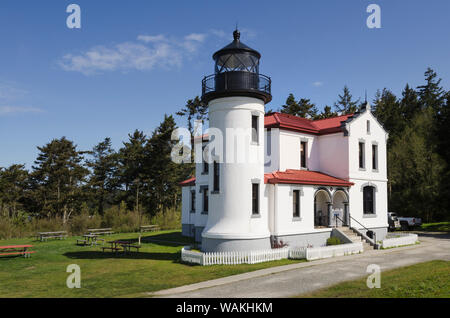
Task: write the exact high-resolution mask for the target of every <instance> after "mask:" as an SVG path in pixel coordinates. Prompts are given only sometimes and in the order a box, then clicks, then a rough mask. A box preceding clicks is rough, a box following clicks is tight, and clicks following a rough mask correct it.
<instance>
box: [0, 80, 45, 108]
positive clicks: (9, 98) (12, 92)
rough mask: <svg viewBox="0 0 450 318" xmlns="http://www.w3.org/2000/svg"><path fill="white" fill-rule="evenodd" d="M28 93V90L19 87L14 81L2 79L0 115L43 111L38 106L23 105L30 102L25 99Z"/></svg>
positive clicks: (0, 83) (0, 86)
mask: <svg viewBox="0 0 450 318" xmlns="http://www.w3.org/2000/svg"><path fill="white" fill-rule="evenodd" d="M27 94H28V92H27V91H26V90H24V89H22V88H19V87H17V84H15V83H13V82H7V81H0V116H6V115H13V114H24V113H41V112H43V110H42V109H40V108H37V107H33V106H21V105H23V104H28V102H26V100H25V99H24V97H26V95H27Z"/></svg>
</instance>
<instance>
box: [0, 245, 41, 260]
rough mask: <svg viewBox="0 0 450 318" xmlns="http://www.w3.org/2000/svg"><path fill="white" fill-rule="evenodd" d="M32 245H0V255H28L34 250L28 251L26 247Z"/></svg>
mask: <svg viewBox="0 0 450 318" xmlns="http://www.w3.org/2000/svg"><path fill="white" fill-rule="evenodd" d="M31 247H33V245H8V246H0V255H1V256H4V255H23V256H24V257H30V256H31V254H32V253H35V251H29V250H28V249H29V248H31Z"/></svg>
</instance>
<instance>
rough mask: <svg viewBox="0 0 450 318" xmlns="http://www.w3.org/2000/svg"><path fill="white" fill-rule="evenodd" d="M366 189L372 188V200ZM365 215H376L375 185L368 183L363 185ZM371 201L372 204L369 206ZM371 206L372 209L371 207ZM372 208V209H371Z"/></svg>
mask: <svg viewBox="0 0 450 318" xmlns="http://www.w3.org/2000/svg"><path fill="white" fill-rule="evenodd" d="M366 189H371V191H372V192H371V200H367V195H366ZM362 192H363V215H376V213H375V212H376V211H375V192H376V191H375V187H374V186H371V185H367V186H364V187H363V191H362ZM369 202H371V205H370V206H368V203H369ZM369 207H370V209H369ZM369 210H371V211H369Z"/></svg>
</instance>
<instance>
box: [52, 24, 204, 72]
mask: <svg viewBox="0 0 450 318" xmlns="http://www.w3.org/2000/svg"><path fill="white" fill-rule="evenodd" d="M207 36H208V34H206V33H191V34H188V35H186V36H184V37H182V38H173V37H171V38H169V37H167V36H165V35H163V34H158V35H147V34H141V35H139V36H138V37H137V40H136V41H131V42H124V43H119V44H116V45H113V46H110V47H107V46H102V45H101V46H95V47H92V48H90V49H89V50H87V51H85V52H82V53H80V54H66V55H64V56H63V57H62V59H61V60H60V61H59V65H60V66H61V67H62V69H64V70H66V71H74V72H80V73H83V74H84V75H92V74H97V73H102V72H107V71H117V70H121V71H128V70H138V71H149V70H152V69H154V68H156V67H160V68H168V69H170V68H174V67H180V66H181V65H182V63H183V61H184V59H185V58H186V57H188V56H190V55H192V54H195V53H196V52H197V51H198V49H199V47H200V45H201V44H202V43H203V42H204V41H205V39H206V37H207Z"/></svg>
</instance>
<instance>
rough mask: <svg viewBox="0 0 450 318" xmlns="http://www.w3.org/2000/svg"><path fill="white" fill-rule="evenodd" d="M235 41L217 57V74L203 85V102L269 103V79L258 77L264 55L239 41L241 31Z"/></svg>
mask: <svg viewBox="0 0 450 318" xmlns="http://www.w3.org/2000/svg"><path fill="white" fill-rule="evenodd" d="M233 37H234V40H233V42H231V43H230V44H228V45H227V46H225V47H224V48H222V49H221V50H219V51H217V52H216V53H214V55H213V59H214V61H215V67H214V74H212V75H209V76H205V78H204V79H203V81H202V99H203V100H204V101H205V102H209V101H210V100H212V99H214V98H219V97H227V96H250V97H256V98H260V99H262V100H263V101H264V103H268V102H270V101H271V100H272V95H271V94H270V85H271V80H270V77H268V76H265V75H262V74H259V59H260V58H261V54H259V52H258V51H256V50H254V49H252V48H250V47H248V46H247V45H245V44H244V43H242V42H241V41H240V33H239V31H238V30H236V31H234V32H233Z"/></svg>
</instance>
